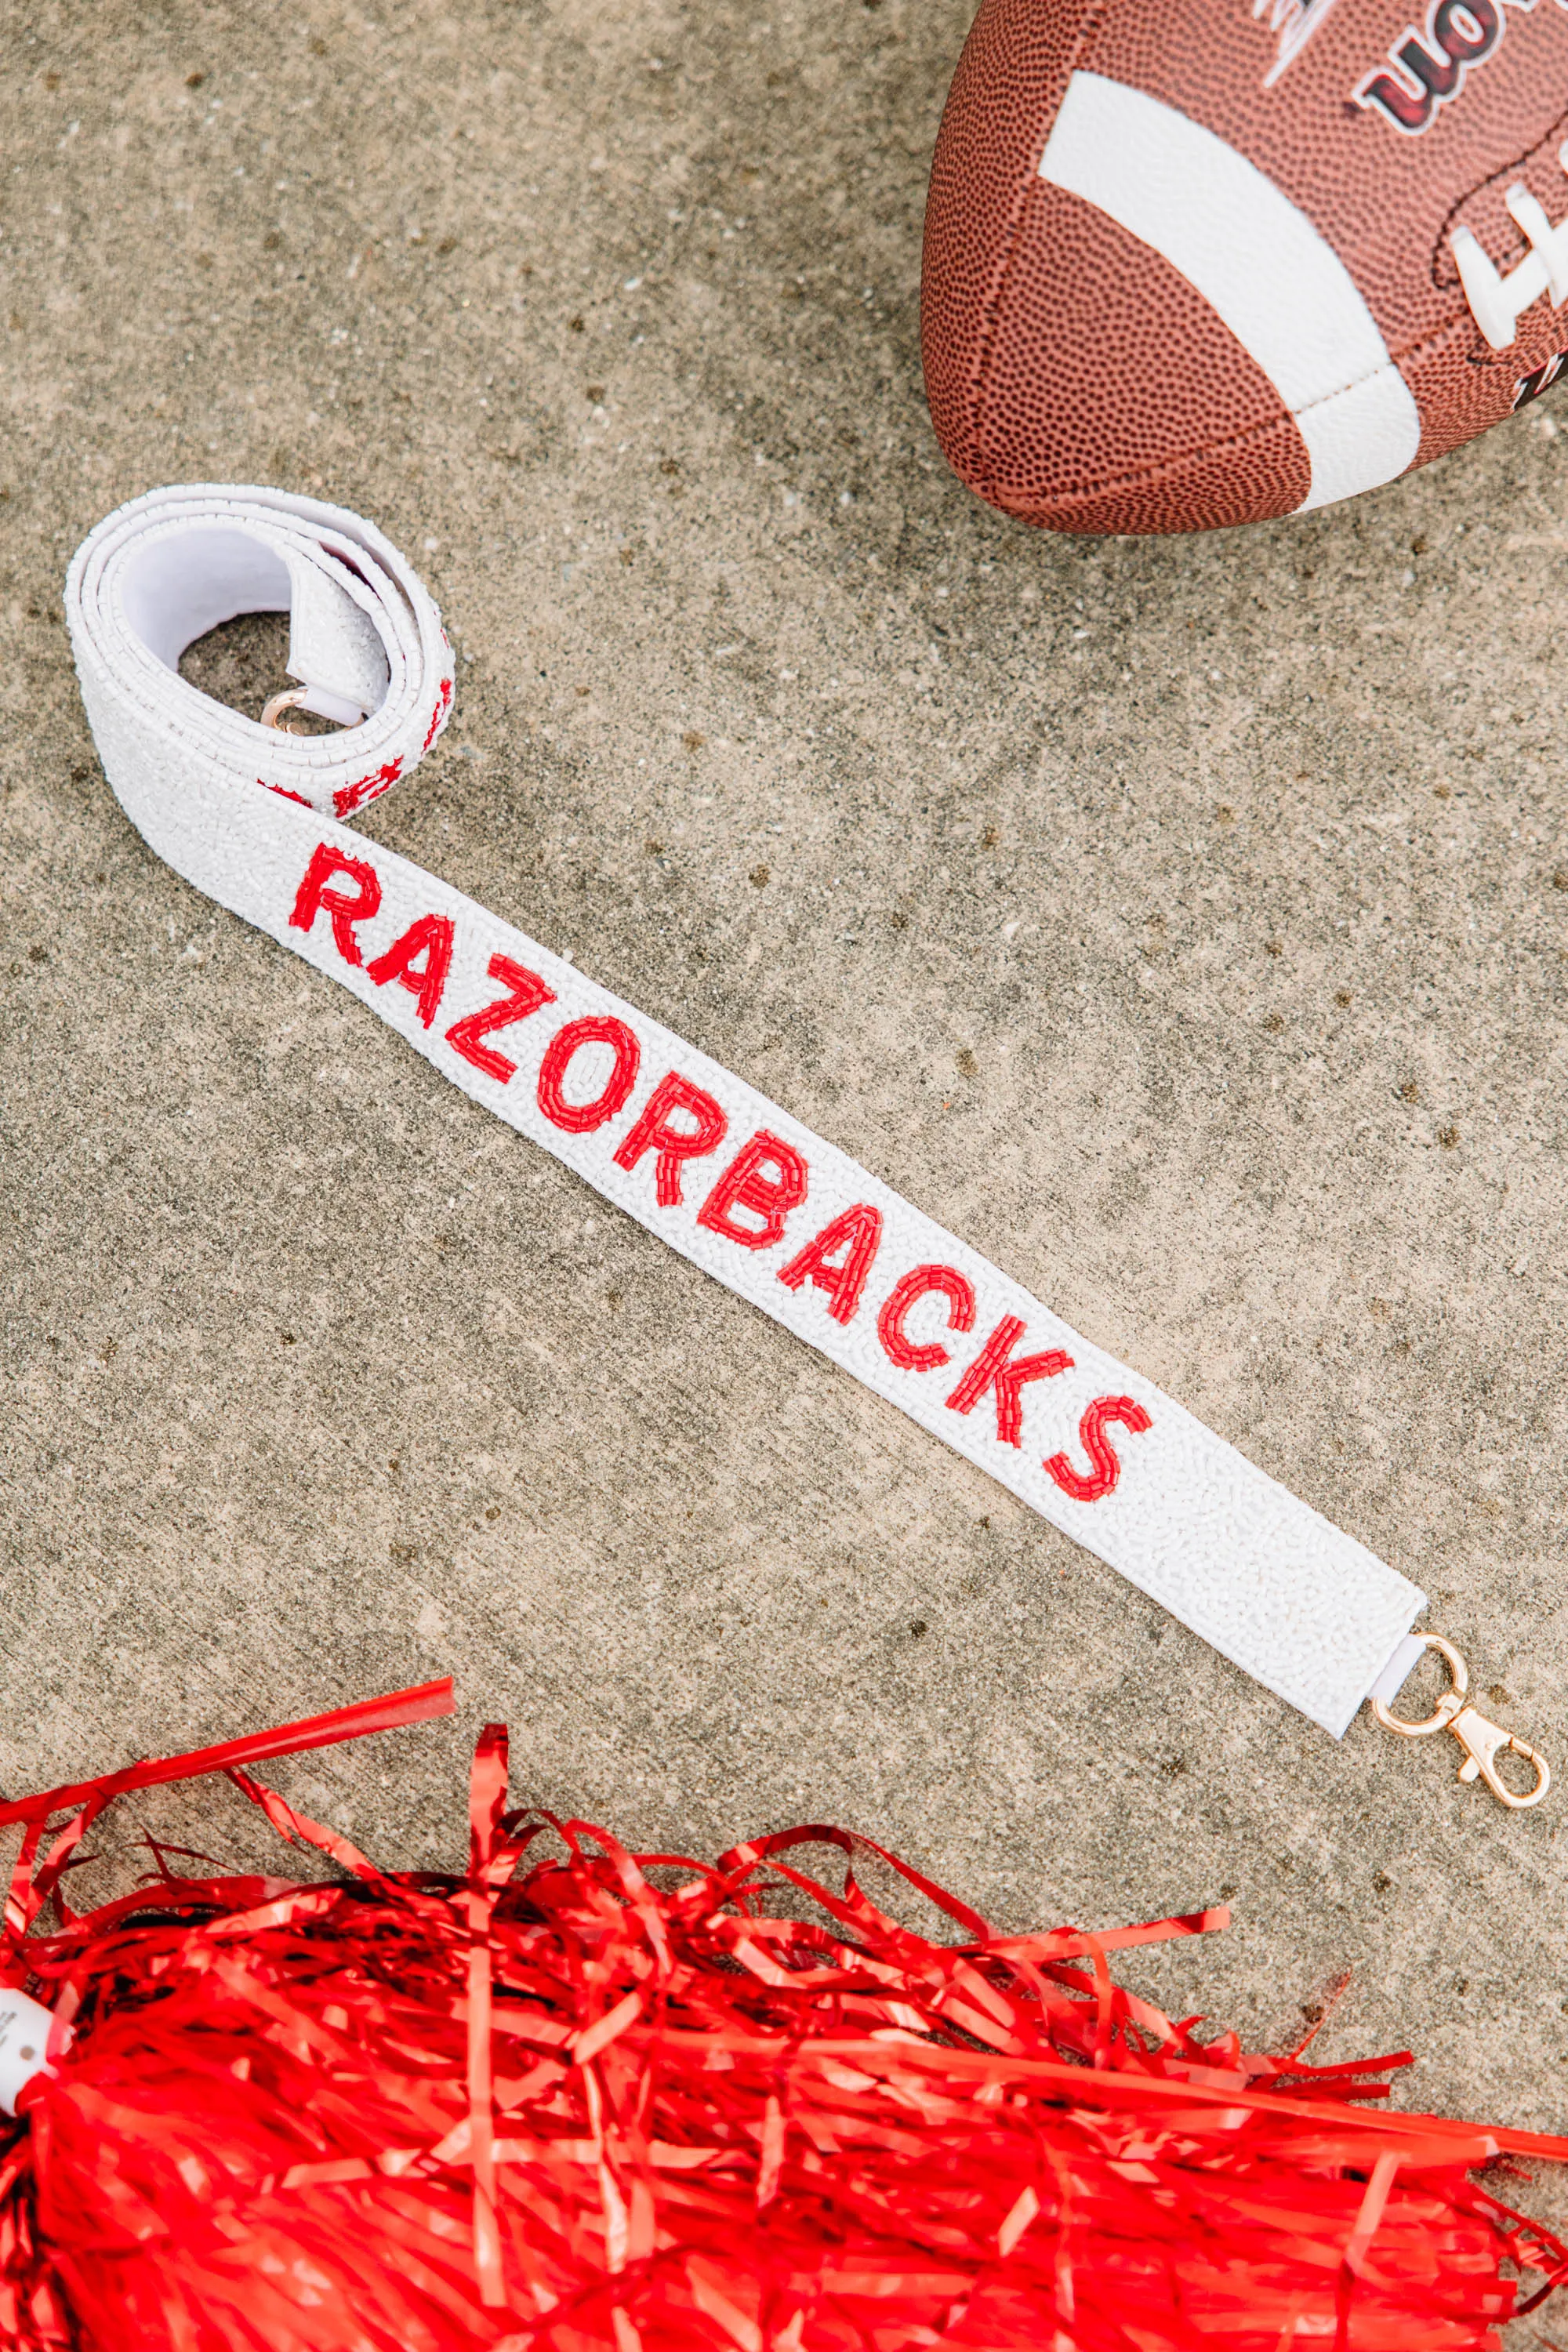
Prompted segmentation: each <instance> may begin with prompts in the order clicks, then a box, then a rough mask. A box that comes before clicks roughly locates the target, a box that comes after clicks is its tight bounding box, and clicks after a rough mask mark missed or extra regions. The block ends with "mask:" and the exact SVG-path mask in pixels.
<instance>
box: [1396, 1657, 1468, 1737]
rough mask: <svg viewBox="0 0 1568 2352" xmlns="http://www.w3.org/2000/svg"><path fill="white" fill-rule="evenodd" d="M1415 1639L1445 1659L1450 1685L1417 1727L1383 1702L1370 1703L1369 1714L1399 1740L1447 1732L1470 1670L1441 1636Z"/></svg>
mask: <svg viewBox="0 0 1568 2352" xmlns="http://www.w3.org/2000/svg"><path fill="white" fill-rule="evenodd" d="M1416 1639H1417V1640H1418V1641H1422V1642H1425V1643H1426V1647H1427V1648H1428V1649H1429V1650H1436V1651H1438V1652H1439V1653H1440V1654H1441V1655H1442V1656H1443V1657H1444V1658H1446V1659H1447V1664H1448V1673H1449V1675H1450V1676H1451V1678H1452V1681H1451V1686H1450V1688H1449V1689H1447V1690H1446V1691H1445V1692H1444V1693H1443V1696H1442V1697H1441V1698H1440V1699H1439V1700H1438V1701H1437V1704H1436V1706H1435V1707H1434V1708H1433V1710H1432V1712H1431V1714H1430V1715H1428V1716H1426V1717H1424V1718H1423V1720H1422V1721H1421V1722H1420V1723H1409V1722H1407V1721H1406V1720H1405V1717H1404V1716H1402V1715H1395V1714H1394V1709H1393V1708H1392V1707H1391V1706H1388V1705H1387V1704H1386V1702H1385V1701H1384V1700H1383V1699H1380V1698H1374V1699H1373V1703H1372V1711H1373V1715H1374V1716H1375V1717H1377V1720H1378V1721H1379V1723H1381V1724H1382V1726H1383V1727H1384V1731H1397V1732H1398V1733H1399V1735H1400V1737H1401V1738H1403V1739H1426V1738H1428V1737H1429V1736H1430V1734H1431V1733H1432V1732H1434V1731H1447V1728H1448V1727H1449V1725H1450V1724H1451V1723H1452V1722H1453V1720H1454V1717H1456V1716H1457V1715H1458V1712H1459V1709H1460V1708H1461V1707H1462V1706H1463V1705H1464V1703H1465V1699H1466V1696H1467V1694H1468V1691H1469V1687H1470V1670H1469V1668H1468V1666H1467V1665H1466V1664H1465V1662H1464V1660H1463V1658H1461V1657H1460V1655H1459V1654H1458V1650H1456V1649H1455V1647H1454V1644H1453V1643H1452V1642H1445V1640H1444V1639H1443V1636H1442V1635H1441V1633H1421V1634H1418V1635H1417V1636H1416Z"/></svg>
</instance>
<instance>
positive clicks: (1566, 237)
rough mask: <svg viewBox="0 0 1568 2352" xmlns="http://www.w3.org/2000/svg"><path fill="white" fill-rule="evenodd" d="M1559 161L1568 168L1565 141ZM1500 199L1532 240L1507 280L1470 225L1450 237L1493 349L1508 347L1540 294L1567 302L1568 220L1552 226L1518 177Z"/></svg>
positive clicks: (1464, 282) (1475, 311)
mask: <svg viewBox="0 0 1568 2352" xmlns="http://www.w3.org/2000/svg"><path fill="white" fill-rule="evenodd" d="M1557 161H1558V162H1559V163H1561V164H1562V166H1563V170H1564V172H1568V139H1565V140H1564V141H1563V144H1562V146H1561V147H1560V148H1559V149H1558V151H1557ZM1503 202H1504V203H1505V204H1506V205H1507V206H1508V209H1509V212H1510V215H1512V217H1513V219H1514V221H1515V222H1516V223H1517V224H1518V226H1520V227H1521V229H1522V230H1523V231H1524V234H1525V236H1527V237H1528V238H1529V240H1530V251H1529V252H1528V253H1527V254H1526V256H1525V257H1524V259H1523V260H1522V261H1521V263H1520V265H1519V267H1518V268H1517V269H1511V270H1510V272H1509V274H1508V276H1507V277H1506V278H1505V277H1504V276H1503V274H1502V272H1501V271H1500V269H1499V268H1497V267H1496V265H1495V264H1494V263H1493V262H1491V261H1489V259H1488V258H1487V255H1486V252H1485V250H1484V248H1483V247H1482V245H1481V242H1480V239H1479V237H1478V236H1476V235H1475V232H1474V231H1473V230H1472V229H1468V228H1457V229H1456V230H1455V231H1454V234H1453V237H1452V239H1451V240H1450V242H1451V246H1452V250H1453V255H1454V262H1455V266H1456V268H1458V273H1459V283H1460V285H1461V286H1462V287H1463V288H1464V289H1465V299H1466V301H1467V302H1468V304H1469V306H1470V310H1471V311H1472V313H1473V315H1474V318H1475V321H1476V324H1477V326H1478V327H1479V329H1480V331H1481V332H1482V334H1483V335H1484V336H1485V337H1486V339H1487V341H1488V342H1489V344H1490V345H1491V347H1492V349H1493V351H1494V352H1505V351H1507V349H1508V347H1509V345H1510V343H1511V342H1513V341H1516V340H1517V337H1518V332H1519V320H1521V318H1522V317H1523V316H1524V313H1525V312H1526V310H1529V308H1530V306H1531V303H1532V302H1534V301H1536V300H1538V299H1539V298H1540V297H1541V296H1542V294H1550V295H1551V297H1552V309H1553V310H1559V309H1561V307H1562V305H1563V302H1565V301H1568V218H1564V219H1563V220H1561V221H1559V222H1558V224H1557V226H1556V227H1555V228H1553V227H1552V223H1551V222H1550V221H1549V220H1548V219H1547V217H1546V209H1545V206H1544V205H1542V203H1541V201H1540V199H1539V197H1536V196H1532V195H1531V193H1530V190H1529V189H1528V188H1527V187H1526V186H1525V184H1524V183H1523V181H1522V180H1520V181H1516V182H1515V184H1514V185H1513V186H1512V187H1511V188H1510V190H1509V192H1508V194H1507V195H1506V196H1505V197H1504V199H1503Z"/></svg>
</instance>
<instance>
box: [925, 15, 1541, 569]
mask: <svg viewBox="0 0 1568 2352" xmlns="http://www.w3.org/2000/svg"><path fill="white" fill-rule="evenodd" d="M1423 7H1424V10H1425V13H1423ZM1564 303H1568V0H1414V5H1413V0H1182V5H1172V0H983V5H982V6H981V9H980V13H979V16H977V17H976V19H975V22H974V26H973V30H972V31H971V33H970V36H969V39H968V42H967V45H966V46H965V48H964V51H963V57H962V58H961V59H960V62H959V66H958V70H957V73H956V75H955V76H954V79H953V83H952V90H951V92H950V93H949V97H948V101H947V107H946V110H945V112H944V114H943V117H942V131H941V135H940V137H939V140H938V142H937V150H936V158H935V163H934V166H933V169H932V173H931V195H930V201H929V204H928V206H927V212H926V230H925V259H924V273H923V284H922V289H921V334H922V343H923V350H924V361H925V373H926V387H927V394H928V396H929V399H930V404H931V418H932V422H933V423H934V425H935V427H936V432H937V436H938V438H939V440H940V441H941V443H942V448H943V450H944V451H945V453H946V455H947V457H948V460H949V462H950V463H951V464H952V467H954V469H955V470H956V471H957V473H958V474H959V475H960V476H961V477H962V478H963V480H964V481H965V482H967V483H968V485H969V487H970V488H972V489H973V490H976V491H978V492H979V494H980V496H981V497H982V498H984V499H989V500H990V501H991V502H992V504H993V505H994V506H998V507H1001V508H1003V509H1005V511H1006V512H1007V513H1009V514H1014V515H1017V516H1020V517H1021V518H1022V519H1023V520H1026V521H1027V522H1033V523H1040V524H1044V525H1045V526H1046V527H1047V529H1049V530H1069V531H1178V530H1216V529H1219V528H1222V527H1224V526H1226V525H1230V524H1235V523H1242V522H1251V521H1257V520H1263V519H1265V518H1266V517H1269V516H1276V515H1287V514H1299V513H1305V512H1308V511H1310V509H1312V508H1314V507H1321V506H1328V505H1330V504H1331V503H1332V502H1333V501H1334V500H1335V499H1346V498H1353V497H1354V496H1355V495H1356V493H1357V492H1358V491H1362V490H1370V489H1375V488H1378V487H1379V486H1380V485H1381V484H1383V483H1384V482H1390V481H1393V480H1394V478H1395V476H1397V475H1399V474H1404V473H1408V472H1409V471H1410V469H1411V468H1412V467H1415V466H1424V465H1426V463H1427V461H1428V460H1429V459H1430V458H1433V457H1442V456H1443V455H1444V454H1445V452H1446V451H1447V450H1450V449H1453V448H1457V447H1458V445H1459V444H1460V443H1461V442H1464V441H1468V440H1470V439H1471V438H1473V436H1475V435H1476V434H1478V433H1480V432H1484V431H1485V429H1486V427H1487V426H1488V425H1495V424H1497V423H1498V422H1499V421H1500V419H1501V418H1503V417H1505V416H1508V415H1511V414H1512V413H1513V412H1514V411H1515V410H1516V409H1518V408H1520V407H1521V406H1522V405H1523V404H1524V403H1525V402H1526V401H1529V400H1531V399H1533V398H1534V396H1535V395H1536V394H1538V393H1540V392H1542V391H1543V390H1544V389H1545V387H1546V386H1547V385H1548V384H1549V383H1552V380H1553V378H1554V377H1555V376H1556V375H1557V373H1558V372H1559V370H1560V369H1561V368H1562V367H1563V363H1564V357H1565V352H1568V310H1565V309H1564V308H1563V305H1564Z"/></svg>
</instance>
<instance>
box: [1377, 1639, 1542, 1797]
mask: <svg viewBox="0 0 1568 2352" xmlns="http://www.w3.org/2000/svg"><path fill="white" fill-rule="evenodd" d="M1415 1638H1416V1640H1417V1641H1420V1642H1425V1643H1426V1647H1427V1648H1428V1649H1429V1650H1436V1651H1437V1652H1438V1653H1439V1654H1440V1655H1441V1656H1442V1657H1443V1658H1445V1659H1446V1660H1447V1666H1448V1672H1449V1674H1450V1675H1451V1676H1452V1681H1451V1683H1450V1685H1449V1687H1448V1688H1447V1690H1446V1691H1445V1692H1444V1693H1443V1696H1442V1697H1441V1698H1440V1699H1439V1700H1438V1701H1437V1704H1436V1706H1435V1707H1434V1708H1433V1710H1432V1712H1431V1714H1430V1715H1429V1716H1427V1717H1425V1719H1424V1720H1423V1721H1422V1722H1420V1723H1407V1722H1406V1721H1405V1717H1403V1716H1402V1715H1395V1714H1394V1710H1393V1708H1392V1707H1391V1706H1388V1705H1387V1703H1386V1702H1385V1701H1384V1700H1383V1699H1380V1698H1374V1699H1373V1702H1372V1711H1373V1715H1374V1716H1375V1717H1377V1720H1378V1721H1379V1723H1381V1724H1382V1726H1383V1727H1384V1730H1385V1731H1397V1732H1398V1734H1399V1735H1400V1738H1402V1739H1426V1738H1429V1737H1430V1735H1431V1734H1432V1733H1433V1732H1434V1731H1451V1732H1452V1733H1453V1735H1454V1737H1455V1738H1456V1739H1457V1740H1458V1743H1459V1745H1460V1747H1461V1748H1463V1749H1464V1751H1465V1760H1464V1762H1463V1763H1462V1764H1461V1765H1460V1767H1459V1771H1458V1777H1459V1779H1460V1780H1484V1781H1485V1782H1486V1784H1487V1786H1488V1788H1489V1790H1491V1792H1492V1794H1493V1796H1494V1797H1495V1798H1496V1799H1497V1801H1498V1802H1499V1804H1500V1805H1509V1806H1511V1807H1512V1809H1513V1810H1514V1811H1516V1812H1523V1811H1526V1810H1527V1809H1528V1808H1529V1807H1530V1806H1531V1805H1538V1804H1540V1802H1541V1801H1542V1797H1544V1796H1545V1794H1546V1791H1547V1790H1548V1789H1550V1788H1551V1786H1552V1768H1551V1766H1550V1765H1549V1764H1548V1763H1547V1761H1546V1759H1545V1757H1544V1756H1542V1754H1541V1753H1540V1751H1539V1750H1538V1749H1536V1748H1531V1745H1530V1743H1529V1741H1528V1740H1526V1739H1521V1738H1519V1737H1518V1735H1517V1733H1515V1732H1511V1731H1504V1730H1503V1728H1502V1727H1501V1726H1500V1724H1496V1723H1489V1722H1488V1720H1487V1718H1486V1717H1485V1716H1484V1715H1480V1714H1479V1713H1478V1712H1477V1710H1476V1709H1475V1708H1474V1707H1473V1706H1471V1705H1470V1703H1469V1696H1468V1693H1469V1688H1470V1673H1469V1668H1468V1666H1467V1665H1466V1664H1465V1662H1464V1660H1463V1658H1461V1657H1460V1655H1459V1653H1458V1650H1456V1649H1455V1647H1454V1645H1453V1643H1452V1642H1445V1641H1444V1639H1443V1636H1442V1635H1441V1634H1440V1633H1418V1634H1417V1635H1416V1637H1415ZM1509 1748H1511V1749H1512V1750H1513V1752H1514V1754H1515V1755H1516V1756H1522V1757H1523V1758H1524V1759H1525V1762H1526V1763H1527V1764H1533V1765H1534V1767H1535V1774H1536V1780H1535V1786H1534V1788H1533V1789H1531V1790H1529V1791H1528V1792H1527V1794H1525V1795H1524V1796H1517V1795H1516V1794H1515V1792H1514V1791H1513V1790H1511V1789H1510V1787H1509V1785H1508V1783H1507V1782H1506V1781H1505V1780H1502V1779H1501V1778H1500V1774H1499V1772H1498V1769H1497V1759H1498V1758H1499V1757H1500V1756H1501V1755H1503V1754H1504V1753H1505V1752H1506V1751H1507V1750H1508V1749H1509Z"/></svg>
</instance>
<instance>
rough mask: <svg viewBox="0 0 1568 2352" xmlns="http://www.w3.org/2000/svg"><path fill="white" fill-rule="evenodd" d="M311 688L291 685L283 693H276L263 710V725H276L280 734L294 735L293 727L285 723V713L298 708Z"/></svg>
mask: <svg viewBox="0 0 1568 2352" xmlns="http://www.w3.org/2000/svg"><path fill="white" fill-rule="evenodd" d="M309 692H310V688H309V687H306V686H291V687H287V688H285V689H284V691H283V692H282V693H281V694H275V695H274V696H273V698H272V699H271V701H270V702H269V703H268V705H267V707H266V708H265V709H264V710H263V711H262V714H261V723H262V725H263V727H275V728H276V729H277V730H278V732H279V735H292V734H293V732H294V730H293V729H292V727H285V726H284V724H283V713H284V712H285V711H286V710H298V709H299V708H300V704H301V703H302V702H303V701H304V699H305V697H306V695H307V694H308V693H309Z"/></svg>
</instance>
